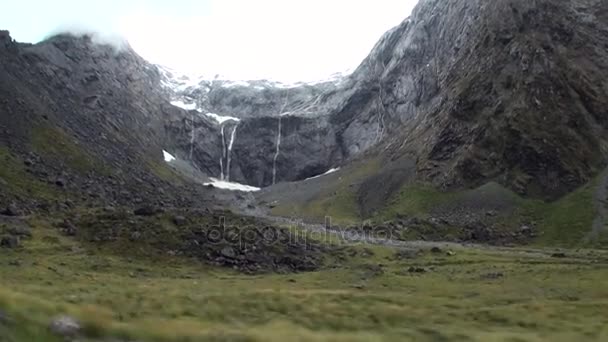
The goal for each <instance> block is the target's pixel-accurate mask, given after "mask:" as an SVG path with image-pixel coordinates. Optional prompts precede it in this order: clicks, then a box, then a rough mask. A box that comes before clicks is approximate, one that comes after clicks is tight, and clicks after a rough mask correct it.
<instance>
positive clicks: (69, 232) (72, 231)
mask: <svg viewBox="0 0 608 342" xmlns="http://www.w3.org/2000/svg"><path fill="white" fill-rule="evenodd" d="M60 227H61V229H60V231H61V232H62V233H63V234H64V235H66V236H76V234H77V233H78V228H77V227H76V226H75V225H74V223H72V221H70V220H68V219H65V220H63V222H62V223H61V224H60Z"/></svg>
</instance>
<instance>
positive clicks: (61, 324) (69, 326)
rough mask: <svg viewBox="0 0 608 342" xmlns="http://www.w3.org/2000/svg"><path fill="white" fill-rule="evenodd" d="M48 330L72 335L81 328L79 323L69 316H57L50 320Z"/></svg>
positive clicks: (65, 335)
mask: <svg viewBox="0 0 608 342" xmlns="http://www.w3.org/2000/svg"><path fill="white" fill-rule="evenodd" d="M49 330H50V331H51V332H52V333H54V334H56V335H60V336H64V337H74V336H76V335H78V333H79V332H80V330H81V327H80V324H79V323H78V321H76V320H75V319H74V318H72V317H70V316H59V317H57V318H55V319H53V321H52V322H51V324H50V325H49Z"/></svg>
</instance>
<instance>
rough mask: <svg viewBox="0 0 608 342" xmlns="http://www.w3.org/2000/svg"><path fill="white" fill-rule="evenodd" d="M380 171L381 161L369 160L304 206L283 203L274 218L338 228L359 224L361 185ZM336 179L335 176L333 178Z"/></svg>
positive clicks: (324, 188)
mask: <svg viewBox="0 0 608 342" xmlns="http://www.w3.org/2000/svg"><path fill="white" fill-rule="evenodd" d="M379 167H380V161H379V160H376V159H372V160H367V161H366V162H365V163H362V164H361V163H354V164H352V165H351V166H349V167H348V168H347V169H345V170H343V171H341V172H340V177H339V178H338V179H337V181H336V182H334V183H332V184H330V185H328V186H325V185H324V186H322V189H321V190H320V192H319V193H317V194H316V195H315V196H314V198H312V199H311V200H309V201H306V202H304V203H281V204H279V205H278V206H277V207H275V208H273V209H272V214H273V215H276V216H283V217H300V218H304V219H306V220H308V221H314V222H324V219H325V217H327V216H329V217H331V218H332V222H334V223H338V224H351V223H356V222H359V221H360V220H361V219H362V217H361V213H360V211H359V205H358V203H357V189H358V184H359V183H360V182H361V181H363V180H364V179H365V177H367V176H369V175H371V174H373V173H374V172H375V171H376V170H378V169H379ZM332 176H333V175H332Z"/></svg>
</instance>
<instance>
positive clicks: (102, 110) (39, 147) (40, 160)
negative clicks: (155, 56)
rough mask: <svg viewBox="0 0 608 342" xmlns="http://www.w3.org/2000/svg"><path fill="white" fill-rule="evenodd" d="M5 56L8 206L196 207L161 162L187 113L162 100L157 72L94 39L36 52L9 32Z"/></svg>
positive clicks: (0, 112) (0, 82)
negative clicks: (173, 125)
mask: <svg viewBox="0 0 608 342" xmlns="http://www.w3.org/2000/svg"><path fill="white" fill-rule="evenodd" d="M0 59H1V60H2V63H0V99H1V101H2V102H1V104H0V128H1V130H2V134H1V136H0V151H1V152H2V159H3V161H4V164H5V166H4V167H3V170H2V172H1V174H0V177H2V182H3V183H5V184H6V186H3V189H2V191H0V198H1V199H2V203H1V204H3V205H4V206H6V205H8V204H9V203H11V202H17V203H21V205H22V206H24V207H26V208H29V209H35V208H36V207H37V206H38V207H42V208H47V207H48V206H49V205H54V206H57V205H59V206H63V205H64V203H63V200H69V203H90V205H99V204H100V203H101V204H112V203H116V204H133V203H140V205H143V204H145V203H150V204H155V205H158V204H164V205H171V206H173V205H175V206H178V205H186V204H187V203H192V202H191V201H192V199H193V198H194V196H192V194H191V193H192V192H194V193H196V191H194V190H192V189H189V188H187V187H184V188H182V189H180V185H179V182H176V179H177V180H179V179H178V178H179V177H178V175H175V174H174V172H173V171H171V170H170V169H169V168H168V167H167V166H166V165H165V163H164V162H163V159H162V158H163V154H162V151H163V148H165V147H164V146H165V145H167V139H168V134H167V132H166V130H165V125H166V122H167V121H171V120H172V118H178V117H185V116H186V114H187V113H186V112H185V111H183V110H181V109H179V108H176V107H175V106H172V105H170V103H169V101H168V100H167V99H166V98H165V97H164V96H163V92H162V88H161V87H159V83H160V79H161V77H160V76H161V75H160V73H159V71H158V70H157V69H156V67H154V66H153V65H151V64H149V63H148V62H146V61H145V60H144V59H142V58H141V57H140V56H138V55H137V54H136V53H135V52H134V51H133V50H132V49H130V48H126V49H124V50H116V49H115V48H113V47H111V46H106V45H99V44H96V43H94V41H93V40H92V39H91V37H90V36H82V37H74V36H71V35H59V36H55V37H52V38H50V39H48V40H45V41H43V42H41V43H39V44H35V45H32V44H20V43H17V42H14V41H13V40H12V39H11V38H10V35H9V34H8V32H7V31H3V32H2V34H1V35H0ZM210 125H211V124H210ZM176 186H177V187H176ZM200 196H202V197H200V199H199V200H200V201H202V202H204V195H200ZM57 198H59V199H60V200H59V201H57V200H56V199H57ZM202 202H201V203H202Z"/></svg>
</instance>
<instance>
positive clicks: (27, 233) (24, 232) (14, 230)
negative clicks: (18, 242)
mask: <svg viewBox="0 0 608 342" xmlns="http://www.w3.org/2000/svg"><path fill="white" fill-rule="evenodd" d="M6 232H7V233H9V234H12V235H17V236H19V237H28V238H31V237H32V230H31V229H30V228H29V227H25V226H12V227H9V228H8V229H7V230H6Z"/></svg>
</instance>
